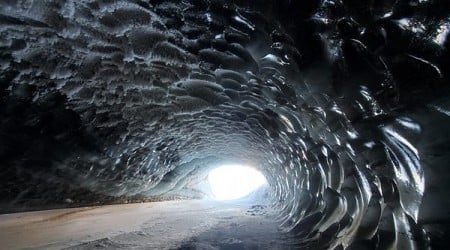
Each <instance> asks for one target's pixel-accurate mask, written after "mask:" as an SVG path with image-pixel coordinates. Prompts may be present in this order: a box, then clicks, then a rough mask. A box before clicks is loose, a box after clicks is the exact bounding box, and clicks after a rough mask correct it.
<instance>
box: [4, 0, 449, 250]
mask: <svg viewBox="0 0 450 250" xmlns="http://www.w3.org/2000/svg"><path fill="white" fill-rule="evenodd" d="M448 6H449V4H448V2H446V1H438V0H436V1H434V0H430V1H414V0H398V1H389V0H385V1H356V0H342V1H337V0H336V1H332V0H325V1H321V0H307V1H289V0H284V1H269V0H258V1H248V2H246V1H239V0H234V1H217V0H192V1H181V0H167V1H162V0H160V1H157V0H154V1H143V0H142V1H141V0H128V1H112V0H99V1H87V0H82V1H74V0H67V1H57V0H48V1H41V0H21V1H19V0H17V1H15V0H6V1H1V3H0V54H1V57H0V69H1V70H0V83H1V85H0V97H1V100H0V102H1V103H0V159H1V160H0V165H1V166H0V167H1V168H0V180H1V182H0V183H1V184H0V190H1V193H2V197H1V201H2V203H1V204H2V206H3V207H4V208H9V209H11V208H17V207H21V206H31V207H33V206H41V205H43V204H53V203H55V204H56V203H58V202H60V201H64V200H66V199H67V198H68V197H73V196H75V198H71V200H72V199H73V200H74V201H75V202H76V201H77V196H79V197H81V196H86V197H89V196H93V197H94V198H93V199H97V198H98V199H106V198H105V197H118V196H125V197H128V196H133V195H143V196H147V197H158V196H164V195H167V194H171V193H183V194H184V195H187V196H192V197H194V196H195V197H197V196H199V195H201V194H199V193H196V192H195V190H194V189H193V188H192V186H193V183H194V184H195V183H197V182H198V181H199V179H201V178H202V176H204V175H205V173H206V172H207V170H208V169H209V168H210V166H214V165H217V164H221V163H230V162H233V163H250V164H251V165H253V166H256V167H258V169H259V170H260V171H262V172H263V173H264V175H265V176H266V178H267V179H268V181H269V183H270V186H271V191H272V192H271V195H272V199H273V200H274V206H275V207H276V208H277V209H279V211H280V224H281V228H283V230H285V231H288V232H291V233H293V234H294V235H295V239H296V243H295V244H297V246H298V247H303V248H311V249H426V248H428V247H429V246H430V244H431V245H433V244H440V243H433V242H439V239H438V238H439V237H438V236H439V235H441V237H442V232H448V230H447V231H446V229H445V228H446V227H447V226H446V225H447V224H446V223H448V219H449V215H448V208H447V205H450V204H449V202H448V200H446V199H447V198H446V192H447V190H449V189H450V188H449V184H448V183H447V182H446V181H445V176H448V174H449V172H450V171H449V170H448V169H446V166H445V165H446V163H448V162H449V160H450V159H449V155H450V154H449V148H448V143H449V140H450V133H449V132H450V131H449V129H448V128H449V127H450V119H449V115H450V101H449V99H448V96H449V95H448V93H449V92H448V80H449V76H450V75H449V73H450V69H449V65H450V60H449V58H450V56H449V49H450V47H449V44H450V43H449V39H448V36H449V32H448V30H449V25H450V24H449V23H450V21H449V18H448V14H449V10H450V7H448ZM94 194H96V195H98V196H95V195H94ZM71 195H72V196H71ZM30 204H31V205H30ZM445 221H447V222H445ZM442 228H444V229H442ZM439 230H440V231H439ZM442 230H443V231H442ZM435 232H438V233H436V234H433V233H435ZM436 235H437V236H436ZM436 237H437V239H436V241H433V240H434V238H436ZM430 238H431V241H430ZM430 242H431V243H430ZM437 246H438V245H437Z"/></svg>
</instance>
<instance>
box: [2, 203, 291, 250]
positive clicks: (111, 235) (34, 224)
mask: <svg viewBox="0 0 450 250" xmlns="http://www.w3.org/2000/svg"><path fill="white" fill-rule="evenodd" d="M2 217H3V218H2V220H1V222H0V241H1V242H2V244H3V246H4V247H7V248H8V249H24V248H27V249H289V246H288V245H287V244H286V242H287V241H286V239H287V238H286V237H287V235H286V234H284V233H282V232H281V231H280V229H279V227H278V226H279V222H277V221H276V219H274V218H276V214H274V211H273V210H272V209H271V208H270V206H267V204H264V203H261V204H251V203H248V202H246V201H240V202H217V201H211V200H195V201H170V202H155V203H141V204H126V205H112V206H101V207H91V208H75V209H63V210H51V211H40V212H30V213H19V214H9V215H2Z"/></svg>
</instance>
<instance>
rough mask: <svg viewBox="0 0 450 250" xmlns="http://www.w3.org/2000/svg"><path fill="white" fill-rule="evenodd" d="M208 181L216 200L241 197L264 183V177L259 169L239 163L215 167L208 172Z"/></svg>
mask: <svg viewBox="0 0 450 250" xmlns="http://www.w3.org/2000/svg"><path fill="white" fill-rule="evenodd" d="M208 181H209V185H210V186H211V191H212V193H213V195H214V198H215V199H217V200H235V199H239V198H243V197H245V196H247V195H249V194H250V193H251V192H253V191H256V190H257V189H258V188H260V187H261V186H263V185H264V184H266V178H264V176H263V175H262V174H261V173H260V172H259V171H257V170H255V169H253V168H251V167H246V166H241V165H226V166H221V167H218V168H215V169H213V170H211V172H209V176H208Z"/></svg>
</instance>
